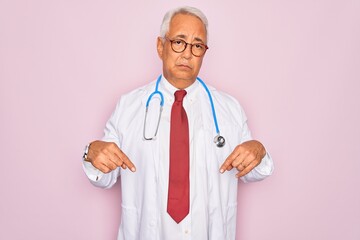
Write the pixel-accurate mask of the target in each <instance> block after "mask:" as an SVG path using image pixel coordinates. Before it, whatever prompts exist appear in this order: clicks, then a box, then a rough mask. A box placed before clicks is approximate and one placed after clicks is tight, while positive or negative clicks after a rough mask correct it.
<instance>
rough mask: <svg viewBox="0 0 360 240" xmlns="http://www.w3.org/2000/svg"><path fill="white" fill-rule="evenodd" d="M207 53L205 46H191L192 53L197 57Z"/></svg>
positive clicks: (198, 44) (197, 44) (199, 44)
mask: <svg viewBox="0 0 360 240" xmlns="http://www.w3.org/2000/svg"><path fill="white" fill-rule="evenodd" d="M205 51H206V48H205V45H204V44H201V43H196V44H194V45H192V46H191V52H192V54H194V55H195V56H197V57H200V56H202V55H203V54H204V53H205Z"/></svg>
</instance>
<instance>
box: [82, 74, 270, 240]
mask: <svg viewBox="0 0 360 240" xmlns="http://www.w3.org/2000/svg"><path fill="white" fill-rule="evenodd" d="M154 89H155V82H152V83H150V84H149V85H147V86H144V87H142V88H139V89H136V90H134V91H132V92H130V93H128V94H126V95H124V96H123V97H122V98H121V100H120V101H119V103H118V104H117V106H116V109H115V111H114V113H113V115H112V117H111V118H110V119H109V121H108V123H107V124H106V128H105V136H104V139H103V140H105V141H112V142H115V143H116V144H117V145H118V146H119V147H120V148H121V149H122V151H123V152H124V153H125V154H127V156H128V157H129V158H130V160H131V161H133V163H134V164H135V166H136V169H137V170H136V172H135V173H133V172H131V171H129V170H125V171H124V170H122V169H120V168H118V169H116V170H114V171H113V172H111V173H109V174H102V173H100V174H99V172H98V171H97V170H96V169H94V168H93V167H92V165H91V164H89V163H84V170H85V172H86V174H87V176H88V177H89V179H90V181H91V182H92V183H93V184H94V185H96V186H99V187H103V188H109V187H111V186H113V185H114V184H115V182H116V181H117V179H118V176H119V175H121V189H122V204H121V206H122V216H121V218H122V221H121V225H120V228H119V235H118V240H145V239H158V240H171V239H196V240H206V239H209V240H234V239H235V234H236V230H235V228H236V209H237V187H238V180H237V179H236V178H235V174H236V173H237V171H236V170H235V169H233V170H232V171H230V172H225V173H223V174H220V173H219V168H220V166H221V165H222V163H223V162H224V160H225V159H226V157H227V156H228V155H229V154H230V153H231V152H232V151H233V149H234V148H235V147H236V146H237V145H238V144H240V143H242V142H244V141H248V140H250V139H251V135H250V131H249V129H248V127H247V124H246V116H245V114H244V112H243V110H242V108H241V106H240V105H239V104H238V102H237V101H236V100H235V99H234V98H232V97H230V96H228V95H226V94H224V93H221V92H219V91H217V90H215V89H214V88H211V87H209V89H210V91H211V94H212V97H213V101H214V105H215V109H216V114H217V118H218V123H219V128H220V131H221V135H223V136H224V137H225V139H226V144H225V146H224V147H223V148H218V147H216V146H215V144H214V142H213V139H214V137H215V135H216V132H215V127H214V121H213V116H212V111H211V107H210V104H209V98H208V96H207V93H206V91H205V90H204V88H203V87H202V86H201V85H200V84H199V83H198V82H195V83H194V84H193V85H192V86H191V87H189V89H186V90H187V91H188V94H187V96H186V97H185V99H184V108H185V110H186V112H187V114H188V118H189V129H190V169H191V170H190V213H189V215H188V216H187V217H186V218H185V219H184V220H183V222H181V223H180V225H176V224H174V223H172V219H170V218H168V217H167V213H166V196H167V187H168V185H167V184H168V182H167V181H168V178H167V177H168V176H167V171H168V148H169V145H168V144H169V143H168V138H169V135H168V134H169V128H170V124H169V122H170V111H171V105H172V103H173V92H174V91H175V90H176V89H175V88H174V87H173V86H171V85H170V84H169V83H168V82H167V80H166V79H164V78H163V79H162V80H161V83H160V86H159V90H160V91H161V92H162V93H163V94H164V97H165V104H164V110H163V114H162V118H161V121H160V127H159V133H158V136H157V139H156V140H155V141H145V140H144V139H143V126H144V119H145V104H146V101H147V99H148V97H149V95H150V94H151V93H152V92H153V91H154ZM158 106H159V101H158V100H157V96H155V97H154V100H153V101H152V102H151V106H150V110H149V116H148V120H147V121H148V122H147V129H146V130H147V132H154V129H155V127H156V122H157V117H158V115H157V113H158V112H157V109H156V108H158ZM147 135H151V133H150V134H149V133H148V134H147ZM272 171H273V162H272V160H271V157H270V156H269V155H268V154H267V155H266V156H265V157H264V159H263V160H262V163H261V164H260V165H259V166H258V167H257V168H255V169H254V170H253V171H252V172H250V173H249V174H247V175H246V176H245V177H243V178H242V180H243V181H244V182H249V181H259V180H262V179H264V178H265V177H267V176H269V175H271V173H272ZM97 175H99V177H100V178H99V179H98V180H97V181H96V180H95V179H96V176H97ZM181 224H182V225H181ZM185 229H186V230H185Z"/></svg>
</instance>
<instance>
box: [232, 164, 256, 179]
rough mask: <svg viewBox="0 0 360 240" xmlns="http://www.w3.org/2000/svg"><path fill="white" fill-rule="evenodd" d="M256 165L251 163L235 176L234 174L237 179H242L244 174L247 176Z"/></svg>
mask: <svg viewBox="0 0 360 240" xmlns="http://www.w3.org/2000/svg"><path fill="white" fill-rule="evenodd" d="M257 165H258V164H257V163H256V162H255V161H253V162H251V163H250V164H249V165H248V166H246V167H245V168H244V169H243V170H242V171H239V172H238V173H237V174H236V177H237V178H239V177H243V176H245V175H246V174H248V173H249V172H250V171H251V170H253V169H254V168H255V167H256V166H257Z"/></svg>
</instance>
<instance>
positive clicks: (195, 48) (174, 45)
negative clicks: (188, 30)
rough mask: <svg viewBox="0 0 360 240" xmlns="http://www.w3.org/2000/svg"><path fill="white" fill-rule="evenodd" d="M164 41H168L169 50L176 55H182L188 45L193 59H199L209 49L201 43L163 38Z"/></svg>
mask: <svg viewBox="0 0 360 240" xmlns="http://www.w3.org/2000/svg"><path fill="white" fill-rule="evenodd" d="M164 39H165V40H169V42H170V43H171V49H172V50H173V51H174V52H176V53H182V52H183V51H185V49H186V47H187V45H190V50H191V53H192V55H194V56H195V57H201V56H203V55H204V54H205V52H206V50H208V49H209V47H208V46H207V45H205V44H202V43H187V42H185V41H184V40H182V39H173V40H171V39H170V38H167V37H165V38H164Z"/></svg>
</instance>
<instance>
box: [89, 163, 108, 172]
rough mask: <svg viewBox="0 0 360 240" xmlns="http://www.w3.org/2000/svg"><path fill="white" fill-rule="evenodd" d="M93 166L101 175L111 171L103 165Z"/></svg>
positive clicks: (96, 164) (95, 164)
mask: <svg viewBox="0 0 360 240" xmlns="http://www.w3.org/2000/svg"><path fill="white" fill-rule="evenodd" d="M93 166H94V167H95V168H96V169H98V170H100V171H101V172H102V173H109V172H111V170H110V169H109V168H108V167H107V166H106V165H105V164H103V163H94V164H93Z"/></svg>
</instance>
